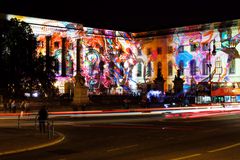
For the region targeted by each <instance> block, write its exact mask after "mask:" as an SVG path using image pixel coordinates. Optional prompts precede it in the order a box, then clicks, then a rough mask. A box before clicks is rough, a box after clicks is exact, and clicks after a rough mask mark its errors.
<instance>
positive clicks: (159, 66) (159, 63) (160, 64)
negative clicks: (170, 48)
mask: <svg viewBox="0 0 240 160" xmlns="http://www.w3.org/2000/svg"><path fill="white" fill-rule="evenodd" d="M158 69H160V70H162V62H158Z"/></svg>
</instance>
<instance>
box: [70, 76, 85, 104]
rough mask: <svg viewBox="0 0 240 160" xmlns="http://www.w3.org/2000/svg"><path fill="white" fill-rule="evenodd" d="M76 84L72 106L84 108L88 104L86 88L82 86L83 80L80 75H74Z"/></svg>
mask: <svg viewBox="0 0 240 160" xmlns="http://www.w3.org/2000/svg"><path fill="white" fill-rule="evenodd" d="M75 79H76V83H75V87H74V97H73V102H72V103H73V104H74V105H76V106H84V105H86V104H88V103H89V97H88V88H87V87H86V86H85V85H84V83H85V79H84V77H82V76H81V75H76V77H75Z"/></svg>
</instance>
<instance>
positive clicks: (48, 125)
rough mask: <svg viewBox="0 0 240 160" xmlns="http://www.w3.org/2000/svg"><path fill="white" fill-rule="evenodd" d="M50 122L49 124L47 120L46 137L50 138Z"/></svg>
mask: <svg viewBox="0 0 240 160" xmlns="http://www.w3.org/2000/svg"><path fill="white" fill-rule="evenodd" d="M50 127H51V126H50V124H49V122H47V128H48V139H50V138H51V133H50V132H51V129H50Z"/></svg>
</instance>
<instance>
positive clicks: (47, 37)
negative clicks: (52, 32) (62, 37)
mask: <svg viewBox="0 0 240 160" xmlns="http://www.w3.org/2000/svg"><path fill="white" fill-rule="evenodd" d="M50 44H51V36H46V68H47V69H49V67H50V64H49V57H50V53H51V45H50Z"/></svg>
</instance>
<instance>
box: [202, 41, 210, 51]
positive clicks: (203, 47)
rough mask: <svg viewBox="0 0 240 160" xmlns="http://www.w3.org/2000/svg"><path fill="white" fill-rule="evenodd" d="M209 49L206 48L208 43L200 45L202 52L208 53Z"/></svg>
mask: <svg viewBox="0 0 240 160" xmlns="http://www.w3.org/2000/svg"><path fill="white" fill-rule="evenodd" d="M208 49H209V47H208V43H203V44H202V50H203V51H208Z"/></svg>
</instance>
